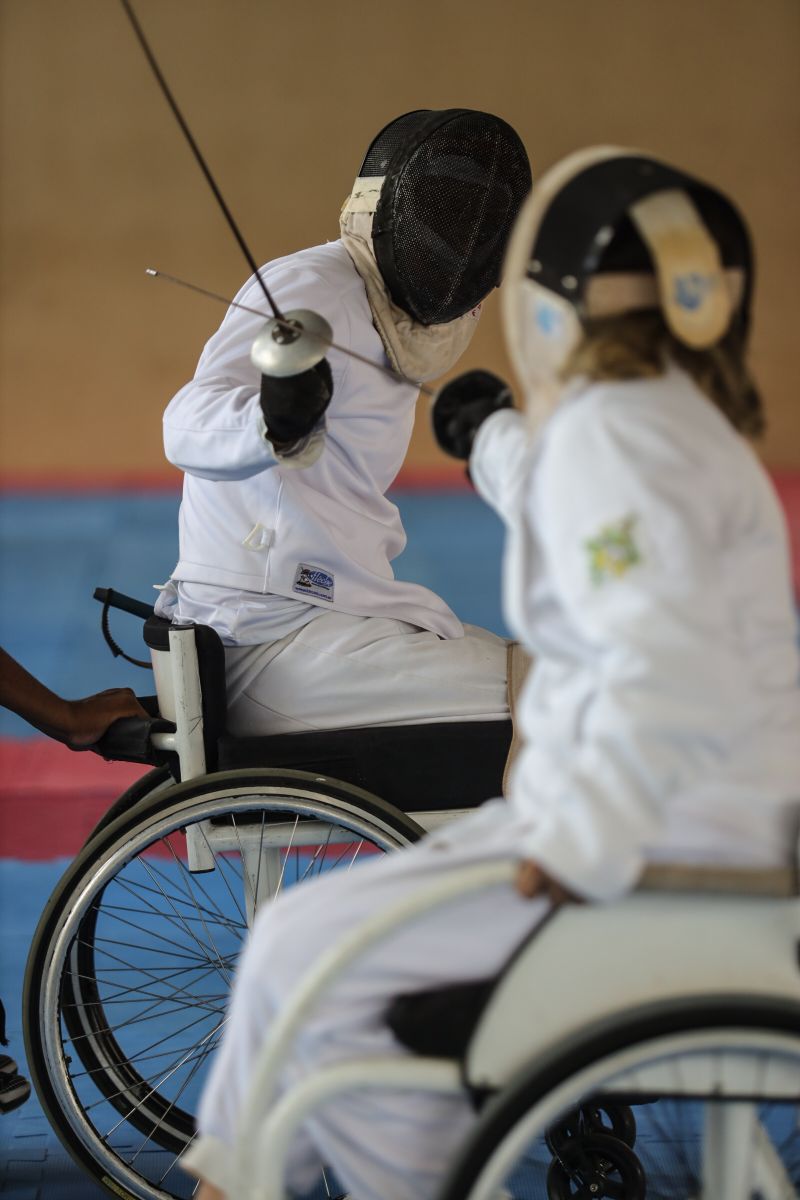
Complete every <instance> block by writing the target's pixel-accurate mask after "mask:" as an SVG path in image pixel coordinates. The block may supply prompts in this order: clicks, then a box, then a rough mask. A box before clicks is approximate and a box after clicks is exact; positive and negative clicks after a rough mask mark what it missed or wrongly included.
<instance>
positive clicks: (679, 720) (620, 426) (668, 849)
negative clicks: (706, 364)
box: [445, 368, 800, 899]
mask: <svg viewBox="0 0 800 1200" xmlns="http://www.w3.org/2000/svg"><path fill="white" fill-rule="evenodd" d="M470 466H471V472H472V476H473V479H474V480H475V483H476V486H477V487H478V489H479V491H480V492H481V493H482V495H483V496H484V497H485V498H486V499H487V500H488V501H489V502H490V503H491V504H492V505H493V506H494V507H495V508H496V509H497V510H498V512H499V513H500V514H501V516H503V517H504V519H505V522H506V525H507V529H508V535H507V543H506V554H505V564H504V572H505V579H504V604H505V613H506V619H507V621H508V623H509V625H510V627H511V628H512V630H513V631H514V633H515V634H516V635H517V636H518V637H519V638H520V640H521V641H522V642H523V643H524V644H525V645H526V646H527V647H528V649H529V650H530V651H531V653H532V654H533V655H534V656H535V658H536V663H535V666H534V668H533V670H532V672H531V675H530V677H529V679H528V681H527V683H526V686H525V688H524V691H523V694H522V696H521V700H520V706H519V711H518V720H519V722H520V725H521V730H522V733H523V736H524V738H525V746H524V748H523V751H522V753H521V755H520V757H519V758H518V759H517V762H516V764H515V768H514V770H513V773H512V776H511V781H510V788H509V796H508V801H509V805H510V808H511V811H512V813H513V814H514V816H513V818H512V819H513V820H514V823H515V824H516V825H517V830H516V836H517V837H518V839H519V851H520V854H521V855H525V856H527V857H530V858H531V859H534V860H535V861H537V862H539V863H540V864H541V865H542V866H543V867H544V868H545V869H547V870H548V871H550V872H552V875H553V876H554V877H555V878H557V879H559V880H561V881H563V882H564V883H565V884H566V885H567V886H569V887H571V888H573V889H574V891H575V892H576V893H578V894H581V895H585V896H588V897H590V898H594V899H603V898H609V897H611V896H614V895H618V894H620V893H622V892H623V891H625V889H626V888H628V887H629V886H630V885H631V884H632V883H633V882H634V881H635V879H636V877H637V876H638V874H639V872H640V871H641V869H642V867H643V865H644V863H645V862H646V861H648V860H651V861H652V860H657V859H662V860H665V859H667V860H673V861H681V862H695V863H706V864H709V863H714V862H716V863H719V862H738V863H744V864H753V865H760V866H763V865H776V864H785V863H786V862H787V861H790V856H791V853H792V838H793V837H796V828H797V826H796V814H797V811H798V810H797V804H798V799H799V798H800V687H799V685H798V653H797V622H796V616H795V610H794V604H793V598H792V588H791V578H790V566H789V551H788V540H787V535H786V530H785V524H784V519H783V515H782V513H781V511H780V508H779V505H778V502H777V499H776V497H775V495H774V492H773V490H772V487H771V484H770V482H769V480H768V478H767V477H766V474H765V472H764V471H763V469H762V468H761V466H760V464H759V463H758V461H757V459H756V457H755V456H754V454H753V453H752V451H751V450H750V448H749V447H748V446H747V444H746V443H745V442H744V440H743V439H742V438H741V437H740V436H739V435H738V434H737V433H736V432H735V431H734V430H733V429H732V427H731V426H730V424H729V423H728V422H727V420H726V419H725V418H724V417H723V416H722V414H721V413H720V412H719V411H718V410H717V409H716V408H715V407H714V406H713V405H712V404H711V403H710V402H709V401H708V400H707V399H706V398H705V397H704V396H703V395H702V394H701V393H700V392H699V391H698V389H697V388H696V387H695V385H694V384H693V383H692V381H691V380H690V379H689V378H688V376H686V375H685V374H684V373H683V372H681V371H679V370H677V369H676V368H670V369H669V370H668V371H667V372H666V373H665V374H664V375H663V376H662V377H660V378H656V379H647V380H636V381H631V382H625V383H613V384H591V385H589V384H587V383H586V382H583V383H580V382H578V383H577V384H575V385H574V386H573V387H572V388H571V390H570V393H569V394H568V396H567V397H566V398H565V400H564V402H563V403H562V405H561V406H560V407H559V408H558V409H557V410H556V412H555V414H554V415H553V416H552V418H551V419H550V420H549V422H548V423H547V425H546V426H545V427H544V429H543V430H542V432H541V433H540V435H539V437H538V438H536V439H535V440H534V439H532V437H531V435H530V434H529V431H528V423H527V421H526V419H525V417H523V416H522V414H520V413H517V412H514V411H511V410H506V411H503V412H500V413H496V414H494V415H493V416H492V417H490V418H489V419H488V420H487V421H486V422H485V423H484V425H483V426H482V427H481V429H480V430H479V432H478V436H477V438H476V441H475V445H474V448H473V454H472V460H471V464H470ZM500 815H501V814H500V812H499V811H498V812H496V813H495V814H494V816H492V815H491V814H489V813H487V815H486V816H487V820H488V821H489V822H491V821H492V820H495V821H497V819H498V818H499V817H500ZM509 816H511V813H509ZM445 836H447V833H446V832H445Z"/></svg>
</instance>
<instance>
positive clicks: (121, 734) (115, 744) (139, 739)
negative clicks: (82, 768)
mask: <svg viewBox="0 0 800 1200" xmlns="http://www.w3.org/2000/svg"><path fill="white" fill-rule="evenodd" d="M174 732H175V726H174V725H173V724H172V722H171V721H164V720H162V718H161V717H159V716H154V717H120V719H119V720H118V721H114V722H113V724H112V725H109V727H108V729H107V730H106V732H105V733H104V734H103V736H102V737H101V738H100V740H99V741H97V742H95V743H94V745H93V746H88V747H87V749H88V750H93V751H94V753H95V754H99V755H100V756H101V758H105V759H108V760H109V761H111V762H136V763H145V764H146V763H149V764H150V765H157V764H160V763H161V762H163V761H164V755H163V754H162V753H159V752H158V751H156V750H155V749H154V747H153V744H152V740H151V735H152V734H154V733H174Z"/></svg>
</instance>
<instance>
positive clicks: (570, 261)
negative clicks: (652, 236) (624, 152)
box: [529, 155, 754, 327]
mask: <svg viewBox="0 0 800 1200" xmlns="http://www.w3.org/2000/svg"><path fill="white" fill-rule="evenodd" d="M671 188H680V189H681V190H683V191H685V192H686V193H687V194H688V195H689V196H690V197H691V199H692V201H693V203H694V205H695V207H696V208H697V210H698V212H699V214H700V217H701V219H702V221H703V224H704V225H705V226H706V229H707V230H708V232H709V233H710V234H711V237H712V238H713V239H714V241H715V242H716V244H717V246H718V247H719V252H720V258H721V260H722V265H723V266H724V267H741V268H742V269H743V271H744V275H745V295H744V299H743V303H742V305H741V308H740V314H741V320H742V321H743V324H744V326H745V327H746V326H747V324H748V322H749V309H750V296H751V294H752V288H753V270H754V268H753V250H752V244H751V242H750V236H749V233H748V231H747V226H746V224H745V222H744V219H743V218H742V216H741V214H740V213H739V212H738V210H737V209H736V208H735V206H734V205H733V204H732V203H731V201H730V200H729V199H728V198H727V197H726V196H724V195H723V194H722V193H721V192H718V191H717V190H716V189H715V188H712V187H709V186H708V185H707V184H704V183H701V182H700V181H699V180H697V179H693V178H692V177H691V176H690V175H686V174H684V173H683V172H682V171H678V170H675V169H674V168H672V167H668V166H665V165H664V164H663V163H659V162H656V161H655V160H653V159H649V158H642V157H636V156H633V155H631V156H628V157H620V158H614V159H608V160H607V161H605V162H600V163H596V164H595V165H594V166H592V167H589V168H587V169H586V170H585V171H582V172H581V173H580V174H578V175H576V176H575V178H574V179H572V180H570V182H569V183H568V184H566V186H565V187H564V188H563V189H562V190H561V191H560V192H559V193H558V195H557V196H556V198H555V200H554V202H553V203H552V204H551V205H550V207H549V209H548V210H547V212H546V214H545V216H544V218H543V220H542V222H541V224H540V226H539V229H538V231H537V234H536V240H535V242H534V245H533V248H532V250H531V260H532V262H535V263H537V264H538V268H534V267H531V268H530V269H529V274H530V277H531V278H532V279H535V280H536V282H537V283H540V284H542V285H543V286H544V287H546V288H548V289H550V290H551V291H554V292H557V293H558V295H560V296H563V297H564V298H565V299H567V300H569V301H570V303H571V304H574V305H575V307H576V308H577V309H578V312H579V314H580V312H581V301H582V299H583V295H584V293H585V289H586V285H587V283H588V281H589V279H590V278H591V277H592V275H598V274H603V273H606V272H625V273H635V272H639V271H640V272H642V273H643V274H648V275H651V274H652V273H653V261H652V259H651V257H650V253H649V250H648V249H647V247H646V245H645V243H644V242H643V241H642V238H641V237H640V236H639V233H638V231H637V229H636V228H635V226H634V224H633V222H632V221H631V219H630V217H629V216H628V215H627V213H628V210H629V209H630V207H631V205H633V204H635V203H636V201H637V200H641V199H643V198H644V197H645V196H650V195H653V194H654V193H655V192H660V191H666V190H668V189H671ZM609 235H610V240H609Z"/></svg>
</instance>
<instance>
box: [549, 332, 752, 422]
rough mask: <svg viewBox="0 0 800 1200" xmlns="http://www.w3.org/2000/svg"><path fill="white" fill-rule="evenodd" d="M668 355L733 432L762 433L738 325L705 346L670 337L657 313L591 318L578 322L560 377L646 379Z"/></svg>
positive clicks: (659, 370) (659, 368)
mask: <svg viewBox="0 0 800 1200" xmlns="http://www.w3.org/2000/svg"><path fill="white" fill-rule="evenodd" d="M670 359H671V360H672V361H673V362H674V363H675V364H676V365H677V366H679V367H681V368H682V369H683V370H684V371H686V373H687V374H688V375H690V376H691V377H692V379H693V380H694V382H695V383H696V384H697V386H698V387H699V388H700V390H701V391H702V392H703V393H704V394H705V395H706V396H707V397H708V399H709V400H710V401H711V402H712V403H713V404H715V405H716V406H717V408H718V409H720V411H721V412H723V413H724V414H725V416H726V417H727V418H728V420H729V421H730V423H731V425H733V427H734V429H737V430H738V431H739V433H742V434H744V435H745V436H746V437H751V438H755V437H758V436H759V435H760V434H762V433H763V432H764V429H765V426H766V422H765V418H764V412H763V409H762V406H761V400H760V397H759V395H758V392H757V391H756V388H755V385H754V383H753V381H752V379H751V378H750V375H749V373H748V370H747V367H746V365H745V349H744V338H743V336H742V333H741V331H740V330H739V329H732V330H729V331H728V333H727V334H726V335H725V337H724V338H722V340H721V341H719V342H718V343H717V344H716V345H715V346H712V347H710V348H709V349H708V350H692V349H690V348H689V347H688V346H685V345H684V344H683V342H679V341H678V340H677V338H676V337H674V335H673V334H672V333H671V332H670V330H669V329H668V328H667V325H666V323H665V321H664V318H663V317H662V316H661V314H660V313H658V312H652V311H648V312H636V313H624V314H622V315H620V316H614V317H597V318H593V319H591V320H588V321H586V322H585V323H584V336H583V338H582V340H581V342H580V343H579V345H578V346H577V347H576V348H575V350H574V351H573V352H572V354H571V355H570V357H569V359H568V360H567V362H566V363H565V365H564V367H563V368H562V371H561V379H562V380H563V381H566V380H568V379H571V378H573V377H574V376H576V375H582V376H585V377H586V378H588V379H592V380H597V381H609V380H620V379H647V378H652V377H653V376H657V375H662V374H663V373H664V370H665V367H666V364H667V362H668V361H669V360H670Z"/></svg>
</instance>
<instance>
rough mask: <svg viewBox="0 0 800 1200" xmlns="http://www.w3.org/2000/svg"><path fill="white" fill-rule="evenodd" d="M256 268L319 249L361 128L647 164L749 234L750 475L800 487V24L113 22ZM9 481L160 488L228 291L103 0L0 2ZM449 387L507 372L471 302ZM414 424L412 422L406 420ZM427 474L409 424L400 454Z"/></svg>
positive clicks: (235, 255) (252, 12) (153, 4)
mask: <svg viewBox="0 0 800 1200" xmlns="http://www.w3.org/2000/svg"><path fill="white" fill-rule="evenodd" d="M134 2H135V4H136V7H137V12H138V13H139V16H140V18H141V20H142V22H143V24H144V26H145V28H146V30H147V32H148V34H149V35H150V37H151V39H152V42H153V45H154V47H155V50H156V54H157V56H158V57H159V59H160V61H161V64H162V66H163V69H164V71H165V73H166V75H167V78H168V79H169V81H170V83H171V85H172V87H173V89H174V91H175V93H176V95H177V97H178V99H179V103H180V104H181V105H182V107H183V109H184V111H185V114H186V116H187V118H188V121H189V124H190V125H191V127H192V129H193V130H194V132H195V135H196V136H197V138H198V140H199V142H200V144H201V146H202V147H203V149H204V151H205V153H206V155H207V157H208V159H209V161H210V163H211V165H212V168H213V169H214V171H215V172H216V173H217V176H218V178H219V181H220V184H221V186H222V190H223V193H224V195H225V196H226V198H227V200H228V203H229V204H230V206H231V208H232V209H233V211H234V213H235V214H236V215H237V218H238V220H239V223H240V225H241V227H242V229H243V230H244V232H245V235H246V237H247V238H248V240H249V241H250V243H251V245H252V247H253V250H254V253H255V254H256V256H257V257H259V258H260V259H262V260H267V259H269V258H271V257H274V256H277V255H280V254H284V253H287V252H288V251H290V250H293V249H296V248H299V247H301V246H303V245H308V244H312V243H314V242H316V241H321V240H323V239H325V238H332V237H334V236H336V231H337V215H338V211H339V206H340V203H341V200H342V199H343V197H344V196H345V195H346V193H347V191H348V189H349V185H350V183H351V181H352V178H353V176H354V174H355V171H356V168H357V167H358V164H359V161H360V157H361V155H362V154H363V151H364V149H365V148H366V145H367V143H368V141H369V139H370V137H371V136H372V134H373V133H374V132H375V131H376V130H377V128H378V127H379V126H380V125H381V124H382V123H384V122H385V121H387V120H388V119H390V118H391V117H392V116H394V115H396V114H397V113H399V112H402V111H405V110H407V109H410V108H418V107H445V106H451V105H464V106H467V107H474V108H486V109H490V110H493V111H495V112H497V113H499V114H501V115H502V116H503V117H505V118H506V119H507V120H509V121H510V122H511V123H512V124H514V125H515V126H516V127H517V129H518V130H519V131H520V133H521V135H522V136H523V138H524V139H525V142H526V144H527V146H528V148H529V151H530V155H531V159H532V161H533V165H534V171H535V172H536V171H540V170H541V169H543V168H544V167H545V166H547V165H548V164H550V163H552V162H553V161H554V160H555V159H557V158H558V157H560V156H561V155H562V154H564V153H565V152H567V151H569V150H572V149H574V148H576V147H578V146H581V145H585V144H589V143H593V142H599V141H606V142H617V143H621V144H623V145H635V146H640V147H644V148H647V149H648V150H650V151H652V152H654V153H655V154H659V155H663V156H665V157H667V158H670V159H674V160H675V161H676V162H678V163H680V164H681V165H683V166H686V167H688V168H690V169H693V170H696V171H698V172H699V173H701V174H703V175H705V176H707V177H708V178H709V179H711V180H713V181H715V182H718V183H719V184H720V185H721V186H722V187H724V188H726V189H730V190H731V191H732V192H733V193H734V194H735V195H736V196H737V197H738V199H739V202H740V204H741V206H742V207H743V209H744V211H745V213H746V214H747V216H748V217H749V219H750V221H751V223H752V226H753V229H754V231H755V235H756V241H757V246H758V250H759V262H760V286H759V293H758V303H757V309H756V331H755V341H754V359H755V364H756V368H757V372H758V375H759V378H760V380H761V382H762V385H763V388H764V391H765V393H766V395H767V398H768V402H769V405H770V409H771V414H772V424H771V431H770V435H769V437H768V439H767V441H766V443H765V454H766V457H767V458H768V459H769V461H770V462H772V463H773V464H775V465H778V466H792V467H800V404H798V401H797V386H796V379H797V377H798V374H799V373H800V371H799V368H800V328H798V322H797V312H798V300H797V295H798V272H799V271H800V261H799V260H800V256H799V255H798V248H799V245H798V244H799V243H800V203H799V200H800V156H799V155H798V147H799V146H800V87H799V86H798V78H800V70H799V68H800V0H493V2H487V0H405V2H404V3H396V2H395V3H391V4H390V3H387V2H384V0H372V2H369V0H336V3H333V2H332V0H285V2H282V3H278V2H277V0H134ZM0 21H1V23H2V27H1V28H0V35H1V36H2V60H0V80H1V82H0V86H1V87H2V130H1V131H0V132H1V133H2V142H1V145H2V163H1V164H0V165H1V166H2V177H1V179H2V182H1V183H0V187H2V193H1V194H0V200H1V201H2V209H1V211H0V236H1V237H2V244H1V245H0V250H1V251H2V301H3V307H2V318H1V324H0V337H1V341H0V351H1V352H2V361H1V362H0V384H1V385H2V393H1V395H2V401H1V402H2V410H1V412H0V415H1V416H2V450H1V454H2V457H1V458H0V468H1V469H2V470H3V471H4V472H6V473H10V472H13V473H14V474H16V475H19V474H20V473H22V474H25V473H38V472H42V471H44V472H49V471H56V472H59V473H64V474H68V475H69V474H74V475H81V474H91V473H93V472H102V471H114V470H132V471H154V470H155V471H157V470H160V469H161V466H162V457H161V447H160V432H159V419H160V414H161V411H162V408H163V406H164V404H165V403H166V401H167V400H168V398H169V397H170V395H171V394H172V392H173V391H175V390H176V389H177V387H178V386H180V384H181V383H182V382H183V381H184V380H185V379H186V377H187V376H188V375H190V374H191V372H192V370H193V367H194V362H195V360H196V358H197V355H198V353H199V350H200V348H201V346H202V344H203V342H204V340H205V338H206V337H207V336H208V335H209V334H210V332H211V331H212V330H213V328H214V326H215V325H216V323H217V322H218V320H219V319H220V318H221V317H222V314H223V310H222V308H221V307H220V308H217V306H216V305H214V304H213V303H211V302H210V301H206V300H204V299H201V298H199V297H195V296H192V295H191V294H189V293H187V292H183V291H181V290H178V289H173V288H171V287H170V286H168V285H166V284H162V283H158V282H152V281H150V280H148V279H147V278H146V277H145V275H144V268H145V267H146V266H150V265H153V266H157V267H160V268H161V269H163V270H165V271H170V272H172V273H174V274H177V275H183V276H184V277H186V278H189V279H191V280H194V281H196V282H198V283H200V284H203V285H205V286H208V287H210V288H213V289H215V290H219V291H221V292H223V293H227V294H231V293H232V292H233V291H234V290H235V289H236V288H237V287H238V285H239V284H240V283H241V282H242V280H243V278H244V277H245V275H246V274H247V269H246V267H245V265H244V263H243V260H242V259H241V258H240V254H239V251H238V249H237V247H236V246H235V244H234V242H233V240H232V238H231V236H230V235H229V233H228V232H227V229H226V228H225V226H224V224H223V221H222V218H221V216H220V214H219V213H218V211H217V209H216V207H215V205H214V203H213V200H212V198H211V196H210V194H209V192H208V190H207V188H206V185H205V183H204V182H203V180H202V178H201V176H200V173H199V171H198V168H197V167H196V165H195V163H194V161H193V160H192V158H191V156H190V153H189V151H188V149H187V147H186V146H185V145H184V143H183V141H182V139H181V137H180V134H179V132H178V129H177V127H176V125H175V123H174V121H173V119H172V117H171V116H170V114H169V112H168V110H167V108H166V105H165V103H164V101H163V99H162V97H161V95H160V94H159V93H158V91H157V89H156V85H155V83H154V81H153V79H152V78H151V76H150V74H149V72H148V70H147V68H146V65H145V62H144V59H143V57H142V54H141V51H140V50H139V48H138V46H137V44H136V42H135V41H134V38H133V35H132V33H131V30H130V28H129V27H128V25H127V23H126V21H125V19H124V15H123V13H122V9H121V7H120V6H119V4H117V3H116V0H0ZM464 362H465V365H477V364H481V365H486V366H490V367H493V368H494V369H496V370H499V371H501V372H502V371H506V370H507V366H506V363H505V359H504V354H503V350H502V345H501V340H500V335H499V328H498V323H497V313H496V305H495V303H494V301H492V303H491V304H490V305H489V310H488V311H487V314H486V316H485V318H484V320H483V322H482V324H481V329H480V332H479V335H478V337H477V339H476V341H475V342H474V343H473V347H472V349H471V350H470V353H469V355H468V358H467V359H466V360H464ZM420 415H421V417H424V413H422V412H421V414H420ZM411 461H413V462H414V463H415V464H417V465H420V464H421V465H431V464H437V463H441V462H443V460H442V459H441V458H440V456H438V454H437V451H436V449H435V447H433V446H432V444H431V441H430V437H429V435H428V433H427V426H426V422H425V421H424V419H420V420H419V421H418V430H417V433H416V435H415V440H414V444H413V447H412V452H411Z"/></svg>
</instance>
